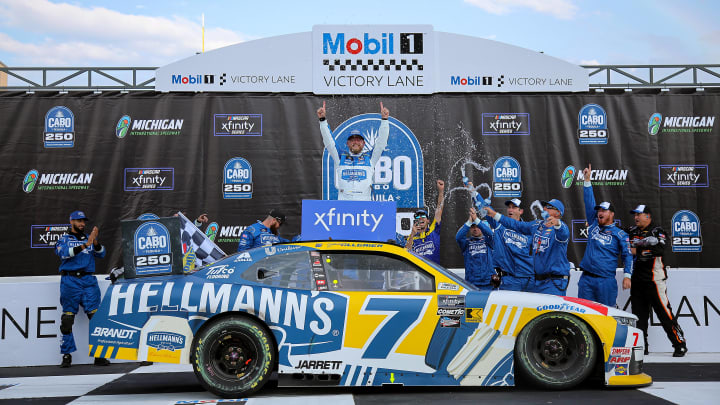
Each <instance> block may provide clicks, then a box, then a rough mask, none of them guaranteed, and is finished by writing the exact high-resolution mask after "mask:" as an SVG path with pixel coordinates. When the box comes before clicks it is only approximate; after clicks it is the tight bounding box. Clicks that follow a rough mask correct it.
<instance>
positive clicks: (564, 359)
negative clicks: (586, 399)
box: [515, 312, 597, 389]
mask: <svg viewBox="0 0 720 405" xmlns="http://www.w3.org/2000/svg"><path fill="white" fill-rule="evenodd" d="M596 356H597V346H596V344H595V339H594V338H593V332H592V331H591V330H590V328H589V327H588V326H587V325H586V324H585V323H584V322H582V321H581V320H580V319H579V318H577V317H575V316H573V315H570V314H566V313H561V312H553V313H547V314H543V315H541V316H539V317H537V318H535V319H533V320H532V321H530V322H529V323H528V324H527V325H526V326H525V328H523V330H522V331H521V332H520V335H519V336H518V339H517V342H516V344H515V361H516V363H517V367H516V369H517V371H518V374H519V375H518V377H519V378H520V381H524V382H529V383H531V384H533V385H536V386H539V387H541V388H550V389H567V388H571V387H574V386H575V385H577V384H579V383H581V382H582V381H583V380H585V379H586V378H587V377H588V376H589V375H590V373H591V372H592V370H593V367H594V365H595V357H596Z"/></svg>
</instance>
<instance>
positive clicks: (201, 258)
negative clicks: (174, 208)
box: [177, 212, 227, 267]
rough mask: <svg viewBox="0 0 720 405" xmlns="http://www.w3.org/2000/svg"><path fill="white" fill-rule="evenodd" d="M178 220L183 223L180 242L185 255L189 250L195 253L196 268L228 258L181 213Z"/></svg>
mask: <svg viewBox="0 0 720 405" xmlns="http://www.w3.org/2000/svg"><path fill="white" fill-rule="evenodd" d="M177 216H178V218H180V221H182V228H181V229H180V240H181V241H182V245H183V254H185V253H187V252H188V250H189V249H192V250H193V252H195V267H202V266H204V265H206V264H210V263H213V262H215V261H217V260H219V259H222V258H223V257H225V256H227V255H226V254H225V252H223V251H222V249H220V248H219V247H218V246H217V245H216V244H215V243H214V242H213V241H211V240H210V238H208V237H207V235H205V233H204V232H203V231H201V230H199V229H198V228H197V227H196V226H195V224H193V222H192V221H190V220H189V219H187V218H185V215H183V214H182V213H181V212H178V213H177Z"/></svg>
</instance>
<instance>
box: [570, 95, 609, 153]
mask: <svg viewBox="0 0 720 405" xmlns="http://www.w3.org/2000/svg"><path fill="white" fill-rule="evenodd" d="M608 135H609V134H608V128H607V114H605V110H604V109H603V108H602V107H600V106H599V105H597V104H587V105H585V106H583V108H582V109H581V110H580V114H578V140H579V142H580V144H581V145H593V144H602V145H604V144H607V143H608Z"/></svg>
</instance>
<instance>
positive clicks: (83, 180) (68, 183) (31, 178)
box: [22, 169, 94, 193]
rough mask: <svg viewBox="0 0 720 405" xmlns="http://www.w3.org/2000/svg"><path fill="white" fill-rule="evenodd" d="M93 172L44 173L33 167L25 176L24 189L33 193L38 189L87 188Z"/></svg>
mask: <svg viewBox="0 0 720 405" xmlns="http://www.w3.org/2000/svg"><path fill="white" fill-rule="evenodd" d="M93 175H94V174H93V173H43V174H42V175H41V174H40V172H39V171H38V170H36V169H31V170H29V171H28V172H27V174H25V178H23V184H22V189H23V191H24V192H26V193H31V192H32V191H33V190H35V189H36V188H37V189H38V190H87V189H89V188H90V184H92V178H93Z"/></svg>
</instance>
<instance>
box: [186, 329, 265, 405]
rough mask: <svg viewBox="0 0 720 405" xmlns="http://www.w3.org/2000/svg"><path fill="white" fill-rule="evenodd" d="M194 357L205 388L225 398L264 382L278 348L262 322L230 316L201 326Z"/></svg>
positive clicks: (195, 344) (249, 390)
mask: <svg viewBox="0 0 720 405" xmlns="http://www.w3.org/2000/svg"><path fill="white" fill-rule="evenodd" d="M191 356H192V357H191V359H190V361H191V363H192V365H193V369H194V370H195V375H196V376H197V378H198V380H200V384H201V385H202V386H203V387H204V388H205V389H207V390H208V391H210V392H212V393H213V394H216V395H218V396H221V397H223V398H239V397H242V396H247V395H250V394H253V393H254V392H256V391H258V390H259V389H260V388H262V386H263V385H265V383H266V382H267V380H268V379H269V378H270V374H271V373H272V370H273V368H274V367H273V366H274V362H275V349H274V346H273V340H272V337H271V335H270V332H268V330H267V329H266V328H265V327H264V326H263V325H261V324H260V323H258V322H257V321H255V320H253V319H251V318H247V317H241V316H231V317H227V318H222V319H219V320H217V321H214V322H213V323H212V324H211V325H209V326H208V327H207V328H204V329H202V330H201V331H200V333H199V334H198V336H196V339H195V342H194V344H193V350H192V352H191Z"/></svg>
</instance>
